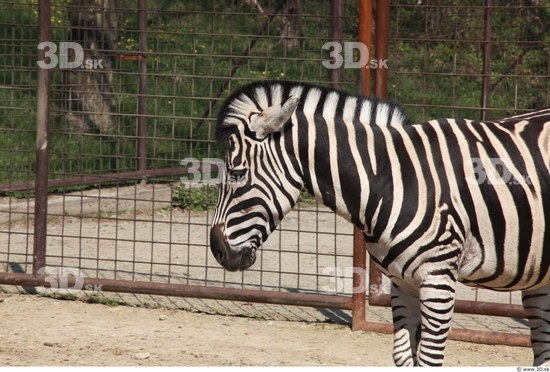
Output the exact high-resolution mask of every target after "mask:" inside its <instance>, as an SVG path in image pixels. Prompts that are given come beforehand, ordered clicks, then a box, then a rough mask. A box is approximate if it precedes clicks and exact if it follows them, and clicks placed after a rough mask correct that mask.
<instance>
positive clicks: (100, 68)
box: [0, 0, 356, 294]
mask: <svg viewBox="0 0 550 372" xmlns="http://www.w3.org/2000/svg"><path fill="white" fill-rule="evenodd" d="M4 5H5V7H7V8H9V9H10V10H11V12H10V16H11V17H12V18H11V19H10V20H6V24H5V26H4V29H5V31H4V35H5V37H4V40H3V43H4V45H3V47H4V54H3V55H4V57H5V58H4V60H3V61H4V63H3V66H2V68H3V70H4V84H5V85H6V86H10V93H9V94H7V95H6V96H4V105H3V106H5V110H6V111H5V112H4V113H5V117H6V118H7V119H8V120H6V121H4V122H3V124H2V125H3V129H2V131H4V132H5V133H6V136H5V137H4V138H5V139H8V138H9V140H7V141H6V142H5V143H3V144H2V150H3V151H4V152H5V154H6V156H5V157H3V160H4V161H3V163H2V168H3V169H2V170H3V172H2V175H3V176H4V177H5V178H3V179H2V181H1V183H2V184H3V185H4V186H5V187H4V190H7V191H15V192H11V193H6V194H5V195H6V197H5V198H4V201H5V203H6V204H5V208H2V215H3V221H2V222H3V226H4V228H2V230H1V231H0V234H1V236H2V240H3V243H5V244H2V247H3V249H2V254H3V257H2V261H3V262H4V263H5V265H4V270H5V271H13V270H17V271H21V272H25V273H30V272H31V271H30V264H31V262H32V247H33V210H34V204H33V203H34V201H33V194H32V187H30V186H32V182H33V177H34V169H32V168H31V169H29V166H31V165H32V164H34V159H33V157H34V149H33V147H34V141H35V121H36V118H35V106H36V96H35V94H34V87H35V86H36V84H37V76H36V67H35V66H36V60H37V58H36V53H35V52H36V48H37V45H36V40H37V27H36V24H37V22H38V9H37V4H36V3H32V2H25V1H21V2H6V3H5V4H4ZM345 5H346V6H345V9H346V11H347V13H349V14H348V15H344V17H343V24H344V28H343V30H344V31H343V35H342V39H349V40H354V38H355V36H354V35H355V34H354V32H355V30H354V24H355V22H356V17H355V15H354V9H355V4H354V3H353V2H351V1H350V2H347V3H346V4H345ZM143 6H144V7H143ZM331 9H332V8H331V2H329V1H325V2H321V3H319V2H309V1H301V2H293V1H274V2H267V3H264V2H262V4H261V5H260V4H259V3H254V2H251V3H250V4H246V3H245V2H233V4H232V5H227V4H225V3H224V4H223V5H222V4H217V3H216V2H202V1H187V2H181V3H178V4H171V5H168V4H165V3H164V2H160V1H149V2H146V3H145V2H142V3H139V2H137V1H108V0H105V1H96V2H79V1H54V2H52V6H51V17H50V23H51V26H50V28H51V34H52V43H53V44H54V45H55V46H56V47H57V52H58V53H57V59H58V60H57V62H58V64H57V65H53V64H52V66H51V67H52V68H51V69H50V74H51V83H50V84H51V86H50V91H51V100H50V111H51V114H50V131H49V132H50V137H49V162H48V166H49V171H48V174H49V180H50V181H49V186H50V196H49V199H48V215H47V218H48V230H47V247H46V257H45V260H46V265H47V268H48V270H53V271H54V272H55V270H58V268H65V270H67V268H75V269H78V270H79V273H80V274H81V275H83V276H85V277H88V278H90V277H91V278H94V277H95V278H104V279H114V280H119V279H121V280H138V281H151V282H159V283H180V284H188V285H212V286H236V287H240V288H255V289H262V290H276V291H281V290H292V291H305V292H312V293H331V294H339V293H344V288H337V287H336V286H334V285H333V286H331V285H330V284H331V283H332V281H331V279H330V278H331V277H332V276H331V275H333V273H332V272H328V271H327V272H324V271H323V270H324V268H325V267H327V266H330V267H335V266H346V267H349V266H351V251H350V249H349V247H350V245H351V227H350V226H348V225H346V224H343V223H342V221H340V220H339V219H337V218H336V217H335V216H334V215H332V213H329V212H328V211H327V210H324V209H322V208H319V206H318V205H317V204H316V203H315V202H314V201H312V200H310V199H306V200H304V201H303V202H302V203H300V206H299V208H297V209H296V210H295V211H294V212H293V213H292V215H290V216H288V217H287V218H286V219H285V221H284V222H283V224H282V225H281V226H280V228H279V231H278V233H277V234H276V235H274V236H273V237H272V238H271V239H270V242H269V244H267V245H266V246H265V247H264V249H263V250H262V255H261V259H260V260H259V262H258V263H257V264H256V265H255V267H254V268H252V269H251V270H250V271H248V272H245V273H227V272H225V271H224V270H223V269H222V268H221V267H219V265H218V264H217V263H216V261H215V260H214V259H213V257H211V254H210V251H209V247H208V230H209V226H210V220H211V216H212V211H211V209H212V207H213V205H214V204H215V199H216V196H217V193H216V187H215V186H207V185H205V186H196V185H193V186H191V185H189V184H186V183H182V182H181V181H180V177H182V176H183V175H184V173H185V169H184V168H183V167H182V166H185V165H186V163H185V162H183V163H182V160H183V159H189V158H195V159H202V158H211V157H215V156H219V154H220V153H219V150H218V148H217V147H216V146H215V144H214V141H213V135H214V126H215V113H216V108H217V105H218V103H219V102H220V101H222V100H223V99H224V98H225V97H226V96H227V95H228V93H229V92H230V91H231V90H233V89H235V88H236V87H238V86H240V85H242V84H245V83H247V82H250V81H252V80H257V79H275V80H276V79H293V80H299V81H309V82H315V83H326V82H327V81H328V80H329V71H327V70H326V69H325V68H324V67H322V65H321V63H320V62H321V61H322V60H324V59H326V52H325V51H323V50H322V48H321V46H322V44H323V43H324V42H326V41H327V40H329V39H330V35H331V22H330V12H331ZM140 18H141V19H140ZM250 19H254V22H250ZM10 22H11V23H10ZM10 32H11V34H10ZM62 43H75V44H76V45H79V46H81V47H82V49H83V52H84V53H83V54H84V59H83V61H82V65H81V66H80V67H78V68H62V66H61V64H62V62H63V58H64V56H66V61H68V62H69V63H70V62H71V61H74V60H75V59H76V55H75V53H74V51H73V50H71V49H70V48H68V49H67V51H66V53H65V54H64V52H63V50H62V48H63V47H62ZM71 45H74V44H71ZM14 55H15V56H19V58H16V59H15V57H14ZM8 57H9V58H8ZM46 62H47V63H48V62H49V63H52V61H46ZM9 70H12V71H11V72H8V71H9ZM346 79H347V80H346ZM354 79H355V75H354V74H352V73H349V74H347V75H346V74H344V79H343V80H342V83H343V84H344V85H346V84H347V85H349V86H351V87H353V86H354V85H355V81H354ZM18 81H20V82H21V84H20V85H21V88H20V91H19V90H17V89H15V88H17V87H18V85H17V82H18ZM11 87H14V89H11ZM17 94H19V95H22V94H27V99H23V98H18V96H17ZM23 102H24V104H23ZM19 106H21V107H19ZM14 112H15V113H18V112H21V114H19V115H17V116H16V115H14V114H12V113H14ZM10 157H11V158H10ZM19 169H22V171H18V170H19ZM122 175H124V176H122ZM52 186H54V187H53V188H52ZM345 275H347V278H348V279H349V278H350V277H351V275H352V273H351V272H348V273H346V274H345ZM347 290H348V294H349V291H350V290H351V289H350V288H348V289H347Z"/></svg>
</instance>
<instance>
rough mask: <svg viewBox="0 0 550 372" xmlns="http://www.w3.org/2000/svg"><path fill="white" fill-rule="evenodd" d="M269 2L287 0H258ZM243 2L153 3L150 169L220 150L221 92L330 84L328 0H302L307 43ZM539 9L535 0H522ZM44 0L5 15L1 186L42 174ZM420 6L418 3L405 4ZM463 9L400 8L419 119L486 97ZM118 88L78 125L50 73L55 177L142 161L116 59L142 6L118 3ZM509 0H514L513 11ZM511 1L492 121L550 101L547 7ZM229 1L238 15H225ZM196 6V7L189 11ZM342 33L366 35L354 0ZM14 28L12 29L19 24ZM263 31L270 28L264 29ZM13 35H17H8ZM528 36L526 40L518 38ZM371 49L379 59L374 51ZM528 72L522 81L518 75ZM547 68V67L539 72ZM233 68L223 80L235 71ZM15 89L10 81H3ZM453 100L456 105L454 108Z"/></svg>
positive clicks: (500, 39)
mask: <svg viewBox="0 0 550 372" xmlns="http://www.w3.org/2000/svg"><path fill="white" fill-rule="evenodd" d="M259 2H260V3H261V5H262V7H263V8H264V9H266V10H268V11H269V12H274V11H275V10H276V9H277V7H278V6H279V4H280V3H279V2H278V1H271V2H267V1H263V0H260V1H259ZM245 3H246V2H244V1H232V2H230V4H228V2H226V1H219V0H213V1H191V0H188V1H169V0H159V1H156V2H150V3H149V4H148V5H149V7H150V8H151V9H162V11H160V12H157V11H151V12H149V15H148V23H147V30H148V31H149V34H148V37H147V52H146V57H147V62H146V64H147V72H148V77H147V95H148V96H147V99H146V111H147V115H148V117H147V136H148V137H150V138H151V139H149V140H148V141H147V167H148V168H149V169H161V168H169V167H178V166H180V165H179V161H180V159H184V158H187V157H196V158H203V157H216V156H219V155H220V154H219V150H218V149H217V148H216V147H215V146H213V135H214V131H215V116H216V111H217V108H218V105H219V102H220V101H221V100H222V99H223V98H224V97H226V96H227V95H228V94H229V92H230V91H232V90H234V89H235V88H237V87H238V86H240V85H243V84H246V83H248V82H250V81H253V80H258V79H289V80H303V81H312V82H316V83H319V82H321V83H322V82H327V81H328V70H327V69H325V68H324V67H323V66H322V65H321V60H324V59H327V57H328V51H327V50H323V49H322V45H323V44H324V43H325V42H326V41H328V40H330V17H329V16H328V14H330V9H331V2H330V1H309V2H303V3H301V5H300V11H301V12H302V13H303V14H307V15H308V16H304V17H299V22H300V36H303V38H300V39H299V46H298V47H297V48H295V49H291V48H287V47H285V45H284V44H283V43H282V42H281V30H282V29H283V28H284V27H283V17H280V16H275V17H272V18H271V19H270V20H269V24H268V22H267V19H266V18H264V17H260V16H258V17H254V21H251V16H250V13H251V12H256V11H257V10H255V9H254V8H250V7H248V6H245V5H244V4H245ZM519 3H520V4H524V5H532V2H531V1H529V0H522V1H520V2H519ZM37 4H38V1H37V0H17V1H15V2H10V3H9V4H5V6H4V9H3V11H2V12H0V38H2V39H3V40H5V41H4V42H3V43H1V44H2V45H1V46H0V66H4V67H3V68H0V86H2V87H4V89H0V117H1V118H2V120H1V121H0V133H1V135H0V183H6V182H22V181H29V180H30V181H32V180H33V179H34V172H35V169H34V167H35V159H34V157H35V155H34V154H35V150H34V149H35V142H36V135H35V127H36V104H37V100H36V88H35V87H36V84H37V73H36V71H37V69H36V40H37V36H38V33H37V32H38V30H37V27H36V24H37V10H38V9H37ZM402 4H404V5H415V4H417V2H416V1H413V0H406V1H403V2H402ZM453 4H454V5H457V6H458V5H460V7H457V8H453V7H416V6H412V7H408V6H406V7H398V6H395V7H392V13H391V17H392V18H391V22H390V24H391V27H390V53H389V55H390V60H389V61H388V66H389V68H390V73H389V75H388V77H389V84H388V97H389V98H390V99H391V100H393V101H395V102H398V103H401V104H404V105H408V108H407V110H408V112H409V114H410V116H411V117H412V118H413V120H414V121H417V122H418V121H423V120H429V119H433V118H437V117H465V118H471V119H477V118H479V117H480V110H479V109H477V107H479V106H480V102H481V78H480V77H479V74H480V73H481V71H482V62H483V54H482V46H483V43H480V42H479V40H482V38H483V26H484V23H483V22H484V14H483V12H484V9H483V6H482V5H483V2H481V1H479V0H464V1H458V0H452V1H450V2H448V5H453ZM119 5H120V6H119V9H118V10H117V11H116V17H117V20H118V21H117V22H118V27H117V29H118V30H117V34H116V40H117V42H116V45H115V46H114V47H115V48H116V50H115V51H112V52H109V53H108V54H109V56H110V58H113V60H114V71H116V73H115V74H113V82H112V87H111V88H112V93H113V94H112V95H111V98H112V100H113V104H114V115H113V116H112V121H113V126H112V129H110V130H103V131H101V132H100V131H99V130H97V129H87V130H83V129H82V128H78V127H75V124H74V122H73V119H71V117H70V115H68V114H67V109H66V107H65V106H64V103H65V101H66V99H67V97H66V95H64V94H63V92H62V91H63V81H64V73H65V72H63V71H61V70H59V69H53V70H51V82H52V100H51V108H52V110H51V111H52V113H51V120H50V162H49V170H50V174H51V178H63V177H69V176H73V175H81V174H85V175H91V174H102V173H112V172H125V171H133V170H136V168H137V156H136V151H137V142H138V138H137V137H136V135H137V134H136V121H137V118H136V107H137V93H138V91H137V86H138V84H137V82H138V76H139V74H138V72H139V71H138V63H137V62H136V61H132V60H124V59H120V58H116V57H117V56H119V57H120V56H124V55H126V56H127V55H133V56H135V55H137V54H138V38H139V32H138V31H137V30H138V18H137V12H136V9H135V7H136V3H135V1H133V0H121V1H120V4H119ZM509 5H514V7H511V8H510V9H507V7H508V6H509ZM517 5H518V1H516V0H514V1H512V0H503V1H502V2H499V7H498V8H495V9H494V10H493V15H492V22H491V27H492V40H493V41H495V43H494V44H493V45H492V49H491V71H490V79H489V86H490V97H489V105H490V107H495V108H503V109H504V110H497V111H491V112H490V113H489V117H491V118H496V117H501V116H504V115H507V114H512V113H514V112H515V109H516V108H517V109H540V108H543V107H548V106H550V94H549V92H550V82H549V81H548V79H545V78H543V77H544V76H547V74H548V54H547V48H546V47H545V44H542V43H540V41H546V42H548V41H550V33H549V32H548V26H547V25H548V24H550V10H549V9H548V8H541V7H533V6H531V7H526V8H524V9H521V10H518V8H517V7H516V6H517ZM70 9H74V7H72V6H71V0H52V18H51V22H52V25H54V26H55V27H54V28H53V29H52V41H54V42H60V41H66V40H68V36H69V31H70V26H71V24H70V19H69V18H70V17H69V14H68V12H69V10H70ZM227 10H230V12H229V13H223V12H224V11H227ZM193 11H196V12H195V13H193ZM344 13H345V15H346V17H345V18H344V20H343V21H344V37H343V40H344V41H354V40H356V39H357V18H356V17H355V15H356V14H357V4H356V3H355V2H345V10H344ZM13 25H17V26H13ZM255 35H260V36H261V37H255ZM11 40H13V41H14V42H11ZM516 40H517V41H522V42H525V43H517V42H513V41H516ZM371 57H372V56H371ZM341 72H342V77H343V81H344V84H342V88H343V89H346V90H349V91H355V90H356V88H355V87H356V79H357V70H354V69H342V71H341ZM526 75H527V76H530V77H523V76H526ZM537 76H538V77H537ZM228 78H231V79H230V82H229V83H228V84H225V82H226V79H228ZM5 87H9V88H7V89H6V88H5ZM454 107H457V108H454Z"/></svg>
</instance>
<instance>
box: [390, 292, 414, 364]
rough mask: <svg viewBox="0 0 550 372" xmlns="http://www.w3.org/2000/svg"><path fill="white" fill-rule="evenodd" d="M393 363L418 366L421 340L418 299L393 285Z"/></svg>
mask: <svg viewBox="0 0 550 372" xmlns="http://www.w3.org/2000/svg"><path fill="white" fill-rule="evenodd" d="M391 305H392V315H393V361H394V363H395V365H396V366H399V367H401V366H414V365H416V349H417V346H418V339H419V338H420V308H419V302H418V298H416V297H413V296H411V295H409V294H407V293H405V292H403V291H402V290H401V288H399V287H398V286H397V285H396V284H392V293H391Z"/></svg>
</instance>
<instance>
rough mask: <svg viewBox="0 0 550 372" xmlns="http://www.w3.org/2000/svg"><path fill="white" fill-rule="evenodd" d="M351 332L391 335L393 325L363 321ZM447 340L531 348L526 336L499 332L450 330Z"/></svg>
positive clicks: (528, 338)
mask: <svg viewBox="0 0 550 372" xmlns="http://www.w3.org/2000/svg"><path fill="white" fill-rule="evenodd" d="M353 330H354V331H372V332H379V333H388V334H391V333H393V325H392V324H389V323H376V322H366V321H364V322H359V323H357V324H356V325H355V326H354V328H353ZM449 340H454V341H466V342H472V343H476V344H488V345H506V346H519V347H531V340H530V337H529V336H528V335H520V334H513V333H501V332H485V331H472V330H469V329H456V328H452V329H451V330H450V331H449Z"/></svg>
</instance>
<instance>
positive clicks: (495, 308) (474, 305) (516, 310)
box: [369, 294, 527, 318]
mask: <svg viewBox="0 0 550 372" xmlns="http://www.w3.org/2000/svg"><path fill="white" fill-rule="evenodd" d="M369 305H371V306H384V307H389V306H391V296H390V295H389V294H377V295H372V294H371V295H370V296H369ZM455 312H456V313H462V314H476V315H489V316H504V317H510V318H526V316H527V315H526V314H525V310H524V309H523V306H521V305H512V304H500V303H497V302H483V301H467V300H456V302H455Z"/></svg>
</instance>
